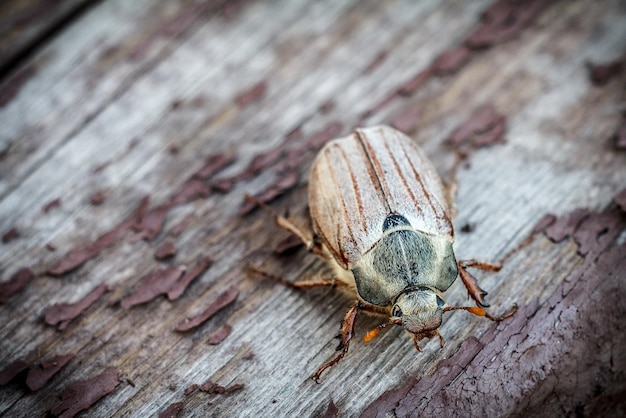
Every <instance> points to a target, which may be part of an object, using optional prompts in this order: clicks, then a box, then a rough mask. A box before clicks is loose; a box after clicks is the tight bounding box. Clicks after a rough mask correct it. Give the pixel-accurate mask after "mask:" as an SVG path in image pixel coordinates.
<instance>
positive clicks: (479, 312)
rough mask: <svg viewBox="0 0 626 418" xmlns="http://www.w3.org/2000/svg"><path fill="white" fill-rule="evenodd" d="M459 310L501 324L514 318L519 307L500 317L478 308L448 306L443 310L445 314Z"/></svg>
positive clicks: (514, 306)
mask: <svg viewBox="0 0 626 418" xmlns="http://www.w3.org/2000/svg"><path fill="white" fill-rule="evenodd" d="M457 310H464V311H467V312H469V313H472V314H474V315H476V316H484V317H485V318H488V319H491V320H492V321H494V322H500V321H502V320H504V319H506V318H509V317H511V316H513V314H515V312H517V305H513V307H512V308H511V309H509V310H508V311H507V312H505V313H504V314H502V315H500V316H493V315H490V314H489V312H487V311H486V310H484V309H483V308H479V307H476V306H448V307H445V308H443V311H444V312H448V311H457Z"/></svg>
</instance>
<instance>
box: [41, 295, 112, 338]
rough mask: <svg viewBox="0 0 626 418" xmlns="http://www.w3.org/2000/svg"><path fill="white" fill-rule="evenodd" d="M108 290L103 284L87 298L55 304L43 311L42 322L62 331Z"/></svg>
mask: <svg viewBox="0 0 626 418" xmlns="http://www.w3.org/2000/svg"><path fill="white" fill-rule="evenodd" d="M107 290H108V288H107V286H106V285H105V284H101V285H100V286H97V287H96V288H95V289H94V290H92V291H91V292H89V294H87V296H85V297H84V298H82V299H81V300H79V301H78V302H76V303H57V304H54V305H52V306H49V307H47V308H46V309H44V310H43V317H44V322H45V323H46V324H48V325H52V326H57V325H58V329H59V331H62V330H64V329H65V328H67V326H68V325H69V323H70V321H72V319H74V318H77V317H78V316H80V314H82V313H83V312H84V311H85V310H87V309H88V308H89V307H90V306H91V305H93V304H94V303H95V302H96V301H97V300H98V299H100V298H101V297H102V295H104V293H105V292H106V291H107Z"/></svg>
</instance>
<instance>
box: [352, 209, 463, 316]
mask: <svg viewBox="0 0 626 418" xmlns="http://www.w3.org/2000/svg"><path fill="white" fill-rule="evenodd" d="M381 235H382V236H381V238H380V240H379V241H378V242H377V243H376V244H375V245H374V246H373V247H372V248H371V249H370V250H369V251H368V252H366V253H365V254H363V256H362V257H361V258H360V259H359V260H358V261H357V262H356V263H355V265H354V267H353V269H352V273H353V274H354V279H355V283H356V287H357V291H358V293H359V296H360V297H361V298H362V299H363V300H365V301H366V302H369V303H372V304H374V305H378V306H388V305H390V304H391V303H392V302H393V301H394V300H395V299H396V298H397V297H398V295H400V294H401V293H402V292H404V291H405V290H406V289H409V288H412V287H416V286H428V287H431V288H432V289H436V290H438V291H441V292H443V291H445V290H446V289H447V288H448V287H450V285H451V284H452V283H453V282H454V280H455V279H456V276H457V266H456V260H455V258H454V253H453V251H452V239H451V237H450V236H447V235H445V236H433V235H428V234H425V233H423V232H419V231H416V230H414V229H413V228H412V227H411V225H410V223H409V222H408V221H407V220H406V218H404V217H403V216H401V215H398V214H392V215H389V216H388V217H387V219H386V220H385V224H384V225H383V231H382V234H381Z"/></svg>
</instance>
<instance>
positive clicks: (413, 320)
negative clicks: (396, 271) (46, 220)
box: [365, 286, 445, 351]
mask: <svg viewBox="0 0 626 418" xmlns="http://www.w3.org/2000/svg"><path fill="white" fill-rule="evenodd" d="M444 306H445V303H444V301H443V299H441V297H440V296H439V293H438V292H437V291H435V290H434V289H432V288H430V287H427V286H416V287H411V288H408V289H405V290H404V291H403V292H402V293H400V294H399V295H398V297H397V298H396V300H395V302H394V304H393V307H392V309H391V318H390V320H389V322H388V323H386V324H382V325H381V326H380V327H378V328H376V329H375V330H372V331H370V332H369V333H368V335H366V337H365V340H366V341H369V340H371V339H372V338H374V336H376V335H377V334H378V332H379V331H380V330H381V329H382V328H385V327H386V326H388V325H394V324H395V325H402V326H403V327H404V329H405V330H406V331H407V332H409V333H410V334H411V335H412V337H413V342H414V343H415V348H417V349H418V350H419V351H422V350H421V349H420V347H419V345H418V344H417V343H418V342H419V341H421V340H422V339H423V338H433V337H435V336H437V337H439V339H440V344H441V346H442V347H443V338H442V337H441V335H440V334H439V331H437V329H438V328H439V327H440V326H441V319H442V316H443V312H444Z"/></svg>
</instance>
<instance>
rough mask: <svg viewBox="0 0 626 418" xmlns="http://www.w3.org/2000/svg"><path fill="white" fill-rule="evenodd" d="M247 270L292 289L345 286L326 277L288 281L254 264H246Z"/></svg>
mask: <svg viewBox="0 0 626 418" xmlns="http://www.w3.org/2000/svg"><path fill="white" fill-rule="evenodd" d="M247 270H248V272H250V273H253V274H258V275H259V276H262V277H265V278H267V279H272V280H274V281H277V282H278V283H280V284H282V285H284V286H288V287H291V288H294V289H308V288H311V287H319V286H333V287H340V286H346V284H345V283H343V282H342V281H336V280H334V279H331V280H328V279H319V280H307V281H303V282H295V283H294V282H290V281H289V280H287V279H284V278H282V277H280V276H276V275H275V274H272V273H268V272H266V271H263V270H261V269H258V268H256V267H254V266H248V268H247Z"/></svg>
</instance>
